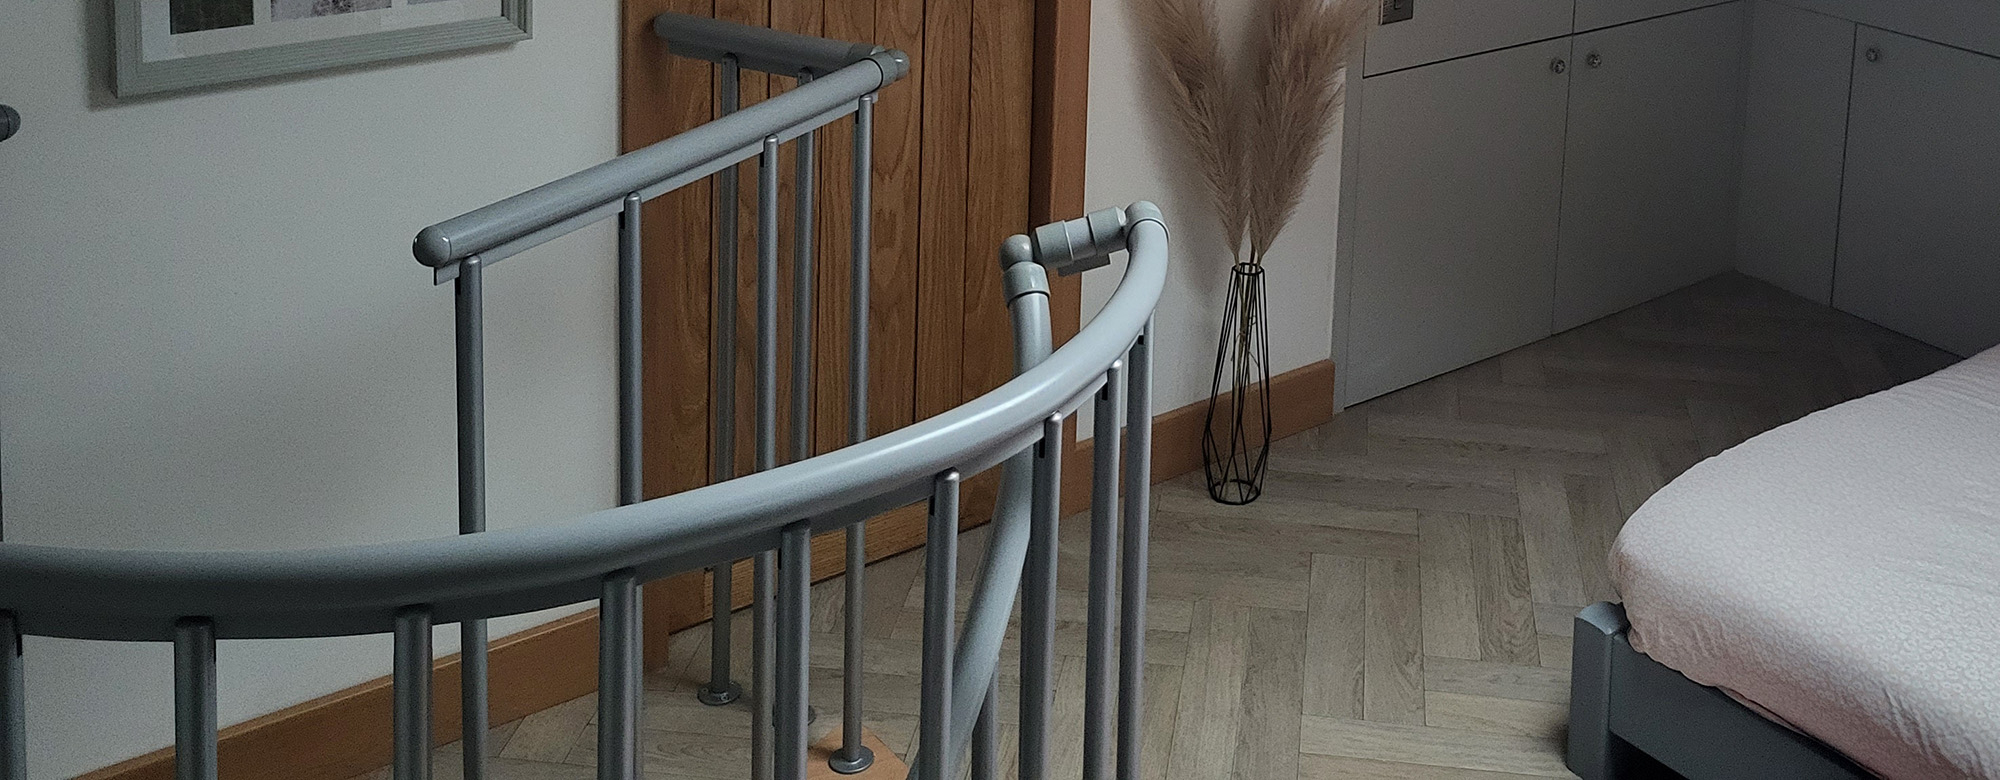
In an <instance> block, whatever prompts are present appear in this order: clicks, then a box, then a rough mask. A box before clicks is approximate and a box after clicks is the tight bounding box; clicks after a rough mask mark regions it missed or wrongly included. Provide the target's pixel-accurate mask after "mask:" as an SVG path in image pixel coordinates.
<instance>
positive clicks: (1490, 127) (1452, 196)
mask: <svg viewBox="0 0 2000 780" xmlns="http://www.w3.org/2000/svg"><path fill="white" fill-rule="evenodd" d="M1371 45H1372V44H1371ZM1568 57H1569V40H1568V39H1567V38H1562V39H1557V40H1554V41H1546V42H1543V43H1536V44H1530V45H1527V46H1520V47H1516V48H1512V49H1505V50H1501V51H1497V52H1492V53H1490V54H1482V55H1478V56H1475V57H1467V58H1464V59H1458V60H1453V61H1450V62H1444V63H1439V64H1436V65H1428V66H1424V67H1421V68H1414V69H1410V70H1403V71H1398V72H1395V73H1390V74H1386V75H1382V76H1374V77H1370V78H1367V79H1363V80H1362V86H1361V89H1360V90H1359V91H1358V92H1357V93H1356V95H1355V97H1356V98H1358V102H1359V105H1358V106H1357V105H1353V104H1350V106H1349V109H1348V110H1349V111H1350V112H1353V111H1356V110H1358V111H1359V117H1358V119H1359V121H1358V123H1357V124H1355V125H1351V126H1352V127H1354V128H1355V130H1354V132H1356V133H1357V134H1358V137H1357V138H1356V139H1355V140H1354V141H1350V143H1359V144H1360V152H1359V162H1358V163H1357V166H1356V167H1357V168H1358V172H1357V173H1356V174H1354V175H1356V176H1358V177H1359V181H1358V183H1357V184H1356V190H1355V195H1354V202H1355V204H1356V205H1355V213H1354V222H1353V227H1354V231H1355V237H1354V241H1355V243H1354V247H1355V251H1354V258H1355V259H1354V262H1353V266H1354V267H1353V270H1352V271H1351V275H1350V276H1349V277H1348V283H1347V284H1346V285H1344V286H1345V287H1346V288H1347V289H1346V291H1345V292H1342V293H1341V295H1342V297H1343V298H1344V299H1346V300H1347V301H1348V305H1347V306H1346V307H1344V309H1345V310H1346V311H1347V314H1346V316H1347V317H1348V327H1347V334H1348V335H1347V339H1346V342H1345V343H1346V352H1345V354H1344V355H1342V357H1341V359H1340V375H1339V376H1340V380H1339V381H1340V383H1341V393H1340V400H1341V403H1342V404H1353V403H1358V402H1360V401H1364V400H1367V399H1369V398H1372V397H1374V396H1377V395H1381V394H1382V393H1386V392H1389V391H1391V390H1394V389H1396V388H1399V387H1403V386H1405V385H1409V384H1414V383H1416V382H1421V381H1423V380H1425V379H1429V378H1431V377H1433V376H1436V375H1438V374H1441V373H1444V372H1446V371H1450V370H1452V369H1454V368H1458V367H1459V366H1463V365H1466V364H1468V363H1472V362H1474V361H1477V360H1480V359H1483V358H1486V357H1490V356H1492V355H1495V354H1498V353H1500V352H1504V351H1506V350H1508V349H1512V348H1514V347H1517V346H1520V345H1522V344H1526V343H1528V342H1530V341H1534V340H1535V339H1539V338H1542V337H1544V336H1547V335H1548V334H1549V289H1550V284H1551V281H1552V274H1553V273H1554V268H1553V264H1554V260H1555V249H1556V219H1557V209H1558V207H1559V204H1560V202H1561V192H1560V188H1561V186H1562V154H1563V143H1562V137H1563V113H1564V105H1565V103H1566V101H1567V99H1568V98H1567V96H1568V91H1569V77H1568V75H1567V73H1566V72H1564V73H1559V72H1556V70H1557V69H1553V68H1551V67H1550V65H1551V63H1553V62H1554V61H1556V60H1566V59H1567V58H1568Z"/></svg>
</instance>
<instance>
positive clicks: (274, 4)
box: [112, 0, 533, 98]
mask: <svg viewBox="0 0 2000 780" xmlns="http://www.w3.org/2000/svg"><path fill="white" fill-rule="evenodd" d="M530 2H531V0H114V5H113V6H112V16H113V23H112V32H113V37H114V41H113V48H114V50H115V52H116V54H115V56H114V73H115V75H114V77H113V79H112V93H113V94H115V95H117V96H118V97H120V98H126V97H132V96H137V95H147V94H153V93H159V92H167V91H171V90H183V89H192V88H197V87H207V86H212V85H217V84H227V83H231V82H238V81H246V80H250V79H259V78H266V77H270V76H281V75H287V74H295V73H306V72H311V71H317V70H324V69H327V68H339V67H345V66H350V65H358V64H362V63H369V62H380V61H383V60H392V59H402V58H405V57H415V56H420V55H424V54H434V53H437V52H444V51H451V50H455V49H466V48H473V47H480V46H492V45H498V44H506V43H513V42H516V41H523V40H528V39H529V38H531V37H533V36H532V29H533V28H532V26H531V25H530V22H529V19H530Z"/></svg>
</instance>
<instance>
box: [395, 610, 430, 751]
mask: <svg viewBox="0 0 2000 780" xmlns="http://www.w3.org/2000/svg"><path fill="white" fill-rule="evenodd" d="M395 652H396V657H395V664H394V667H393V672H392V674H393V676H392V677H391V678H390V679H391V680H393V681H394V689H395V697H394V698H395V702H394V706H393V710H392V712H393V715H394V726H393V729H394V731H395V744H396V749H395V763H394V764H392V765H391V767H392V770H393V774H392V775H391V777H394V778H395V780H430V777H431V613H430V610H428V609H425V608H423V607H404V608H403V610H402V611H401V612H398V613H396V651H395Z"/></svg>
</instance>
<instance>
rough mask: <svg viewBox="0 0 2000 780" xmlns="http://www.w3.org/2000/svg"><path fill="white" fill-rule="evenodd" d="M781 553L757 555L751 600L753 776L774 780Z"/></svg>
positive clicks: (760, 779)
mask: <svg viewBox="0 0 2000 780" xmlns="http://www.w3.org/2000/svg"><path fill="white" fill-rule="evenodd" d="M777 568H778V554H777V552H775V551H772V550H765V551H764V552H760V553H757V557H756V559H755V562H754V563H753V564H752V572H751V580H750V581H751V585H750V590H751V600H750V776H751V777H752V778H753V779H754V780H771V778H772V777H774V776H775V775H773V772H774V771H776V767H775V765H774V764H773V763H772V734H771V728H772V727H773V726H774V725H776V723H777V722H776V721H775V720H774V718H775V716H776V714H777V709H778V698H777V690H776V689H775V688H773V687H772V682H773V680H772V678H774V677H776V676H777V674H778V659H777V656H776V654H774V653H773V652H772V650H773V649H774V648H773V647H772V642H771V635H772V634H775V633H777V630H778V616H777V611H776V610H775V609H773V607H775V606H776V603H775V602H776V600H777V594H778V586H777Z"/></svg>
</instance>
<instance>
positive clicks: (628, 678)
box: [597, 569, 641, 780]
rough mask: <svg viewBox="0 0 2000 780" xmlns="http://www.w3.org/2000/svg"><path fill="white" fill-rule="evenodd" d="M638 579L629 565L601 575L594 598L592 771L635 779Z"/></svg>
mask: <svg viewBox="0 0 2000 780" xmlns="http://www.w3.org/2000/svg"><path fill="white" fill-rule="evenodd" d="M640 620H641V618H640V614H639V581H638V579H637V578H636V577H635V576H634V575H633V574H632V571H631V570H630V569H626V570H623V571H617V572H612V573H611V574H609V575H607V576H606V577H605V578H604V593H603V597H602V598H601V599H600V600H599V601H598V603H597V777H598V780H639V697H640V674H641V661H640V652H641V648H640V641H641V640H640V622H639V621H640Z"/></svg>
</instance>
